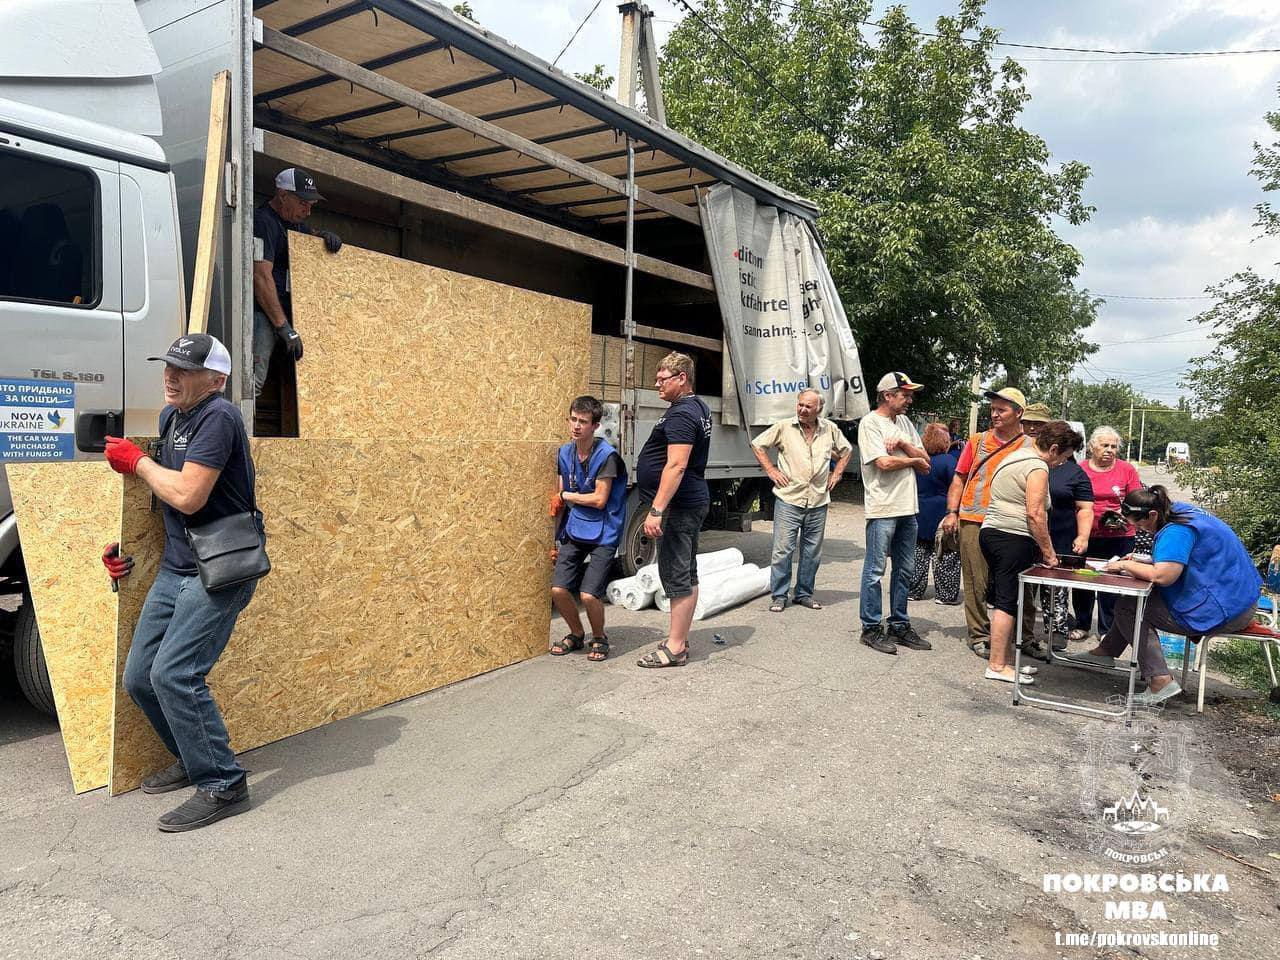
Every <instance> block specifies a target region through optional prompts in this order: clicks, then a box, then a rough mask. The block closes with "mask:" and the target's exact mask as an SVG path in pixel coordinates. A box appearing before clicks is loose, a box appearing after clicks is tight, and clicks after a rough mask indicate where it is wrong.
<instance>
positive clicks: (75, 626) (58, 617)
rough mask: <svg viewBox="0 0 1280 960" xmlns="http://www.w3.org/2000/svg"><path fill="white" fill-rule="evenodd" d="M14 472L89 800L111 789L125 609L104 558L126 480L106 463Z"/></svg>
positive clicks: (73, 751) (70, 748) (44, 635)
mask: <svg viewBox="0 0 1280 960" xmlns="http://www.w3.org/2000/svg"><path fill="white" fill-rule="evenodd" d="M7 471H8V475H9V489H10V490H11V491H12V493H13V507H14V512H15V514H16V515H17V519H18V533H19V535H20V537H21V539H22V557H23V561H24V563H25V564H26V569H27V583H28V585H29V587H30V590H31V598H32V601H33V602H34V604H35V612H36V621H37V623H38V624H39V626H40V640H41V643H42V644H43V645H44V657H45V663H46V665H47V666H48V669H49V680H50V682H51V684H52V686H53V700H54V704H55V706H56V707H57V709H58V722H59V724H60V725H61V727H62V742H63V746H64V747H65V748H66V752H67V763H68V765H69V766H70V768H71V782H72V784H73V786H74V788H75V791H76V793H82V792H84V791H85V790H92V789H94V788H95V787H101V786H105V785H106V783H107V770H108V762H109V756H110V749H111V704H112V688H113V686H114V672H115V665H114V661H115V652H116V651H115V643H114V642H112V638H113V637H114V635H115V630H116V602H115V594H113V593H112V592H111V581H110V580H109V579H108V577H107V575H106V571H105V570H104V569H103V568H102V559H101V557H102V548H103V547H104V546H105V545H106V544H108V543H110V542H111V541H113V540H117V539H119V535H120V481H119V478H118V477H117V476H116V474H114V473H112V472H111V468H110V467H108V466H107V465H106V464H105V463H10V464H8V465H7Z"/></svg>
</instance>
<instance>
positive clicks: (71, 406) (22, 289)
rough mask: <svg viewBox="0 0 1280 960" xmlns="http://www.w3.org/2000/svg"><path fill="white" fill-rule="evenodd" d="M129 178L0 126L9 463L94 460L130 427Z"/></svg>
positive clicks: (0, 373) (1, 392)
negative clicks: (126, 325) (125, 226)
mask: <svg viewBox="0 0 1280 960" xmlns="http://www.w3.org/2000/svg"><path fill="white" fill-rule="evenodd" d="M119 179H120V177H119V165H118V164H117V163H116V162H114V161H111V160H106V159H103V158H100V157H94V156H92V155H89V154H85V153H81V152H79V151H77V150H74V149H69V148H64V147H60V146H54V145H52V144H48V143H42V142H39V141H36V140H32V139H30V138H29V137H27V136H22V135H14V134H11V133H9V132H7V131H6V130H5V129H4V127H3V125H0V337H3V343H4V349H3V350H2V351H0V463H2V462H4V461H17V460H70V459H84V458H86V457H89V456H91V455H92V454H93V453H96V452H99V451H101V450H102V449H103V445H104V438H105V436H106V434H107V433H108V432H110V433H113V434H119V433H120V430H121V426H122V423H123V420H122V407H123V403H122V400H123V395H124V383H123V369H124V366H123V335H124V334H123V316H122V314H121V301H120V266H121V261H120V226H119V224H120V187H119Z"/></svg>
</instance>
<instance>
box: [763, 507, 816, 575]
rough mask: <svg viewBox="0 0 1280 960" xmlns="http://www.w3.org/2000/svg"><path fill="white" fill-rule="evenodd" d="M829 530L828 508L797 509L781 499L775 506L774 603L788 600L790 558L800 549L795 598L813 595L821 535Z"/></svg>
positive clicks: (772, 558)
mask: <svg viewBox="0 0 1280 960" xmlns="http://www.w3.org/2000/svg"><path fill="white" fill-rule="evenodd" d="M826 529H827V508H826V505H825V504H824V505H823V506H821V507H796V506H792V505H791V504H789V503H784V502H783V501H781V500H775V501H774V503H773V556H772V557H771V558H770V560H769V562H770V563H771V564H772V566H773V577H772V581H771V583H770V587H769V591H770V593H771V594H772V596H773V599H775V600H783V599H786V596H787V589H788V588H789V587H790V586H791V558H792V557H793V556H794V555H795V552H796V543H797V541H799V546H800V569H799V571H797V573H796V594H795V596H796V599H797V600H805V599H807V598H809V597H812V596H813V581H814V579H815V578H816V577H817V576H818V564H819V563H821V562H822V536H823V534H824V533H825V532H826Z"/></svg>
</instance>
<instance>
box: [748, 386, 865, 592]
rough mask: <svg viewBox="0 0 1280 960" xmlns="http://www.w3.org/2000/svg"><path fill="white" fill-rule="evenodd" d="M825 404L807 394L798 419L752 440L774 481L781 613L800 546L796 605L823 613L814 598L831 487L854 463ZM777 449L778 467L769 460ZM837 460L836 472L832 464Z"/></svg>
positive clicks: (776, 582)
mask: <svg viewBox="0 0 1280 960" xmlns="http://www.w3.org/2000/svg"><path fill="white" fill-rule="evenodd" d="M823 404H824V400H823V398H822V394H821V393H819V392H818V391H817V390H802V391H801V392H800V395H799V397H797V398H796V415H795V416H794V417H792V418H790V419H788V420H779V421H778V422H777V423H775V424H774V425H773V426H771V427H769V428H768V429H767V430H765V432H764V433H762V434H760V436H758V437H756V438H755V439H754V440H752V441H751V450H752V452H753V453H755V455H756V459H757V460H759V461H760V466H761V468H762V469H763V470H764V472H765V473H766V474H767V475H768V477H769V479H770V480H772V481H773V495H774V498H775V499H774V504H773V557H772V560H771V563H772V565H773V577H772V586H771V588H770V594H771V597H772V599H771V600H770V602H769V609H770V610H771V611H773V612H774V613H781V612H782V611H783V609H784V608H785V607H786V605H787V591H788V590H789V589H790V587H791V558H792V557H793V556H794V555H795V552H796V545H797V543H799V546H800V564H799V570H798V571H797V573H796V588H795V600H794V601H793V602H794V603H795V604H796V605H797V606H801V607H808V608H809V609H810V610H821V609H822V604H820V603H818V601H817V600H815V599H813V582H814V580H815V579H816V578H817V576H818V564H819V563H820V562H821V557H822V537H823V534H824V533H825V531H826V528H827V506H828V504H830V503H831V489H832V488H833V487H834V486H835V485H836V484H837V483H839V482H840V477H841V475H842V474H843V473H844V468H845V467H846V466H848V465H849V458H850V457H851V456H852V455H853V446H852V445H851V444H850V443H849V441H848V440H846V439H845V436H844V434H843V433H841V432H840V428H839V427H837V426H836V425H835V424H834V423H832V422H831V421H830V420H824V419H823V418H822V417H821V416H819V414H820V413H821V412H822V407H823ZM772 448H777V451H778V465H777V466H776V467H775V466H774V465H773V462H772V461H771V460H770V459H769V452H768V451H769V450H770V449H772ZM833 457H836V458H838V459H837V460H836V465H835V468H834V469H833V468H832V466H831V460H832V458H833Z"/></svg>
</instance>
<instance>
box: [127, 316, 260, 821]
mask: <svg viewBox="0 0 1280 960" xmlns="http://www.w3.org/2000/svg"><path fill="white" fill-rule="evenodd" d="M148 359H150V360H162V361H164V364H165V367H164V399H165V404H166V405H165V408H164V409H163V410H162V411H161V412H160V441H159V443H158V444H157V445H156V448H155V453H154V459H153V458H152V457H149V456H147V454H146V453H145V452H144V451H143V450H142V449H141V448H140V447H138V446H137V445H135V444H134V443H132V442H130V441H129V440H126V439H122V438H120V437H107V450H106V456H107V463H109V464H110V465H111V469H113V470H115V471H116V472H117V473H123V474H131V475H136V476H137V478H138V479H139V480H141V481H142V482H143V483H145V484H146V485H147V486H148V487H150V488H151V492H152V493H153V494H154V495H155V497H156V499H158V500H159V501H160V502H161V504H163V512H164V532H165V543H164V552H163V554H162V555H161V558H160V571H159V572H158V573H157V574H156V579H155V582H154V583H153V584H152V585H151V589H150V591H148V593H147V599H146V602H145V603H144V604H143V607H142V613H141V614H140V615H139V617H138V625H137V627H136V628H135V629H134V631H133V644H132V645H131V646H130V648H129V656H128V658H127V659H126V660H125V665H124V676H123V678H122V679H123V683H124V689H125V691H126V692H127V693H128V694H129V696H130V697H131V698H132V699H133V702H134V703H136V704H137V705H138V706H139V708H141V710H142V712H143V713H144V714H146V716H147V719H148V720H149V721H151V726H152V727H154V728H155V731H156V734H157V735H158V736H159V737H160V740H161V742H163V743H164V745H165V747H166V748H167V749H168V751H169V753H170V754H172V755H173V756H174V758H175V762H174V763H173V764H171V765H170V766H169V767H167V768H165V769H164V770H162V771H160V772H159V773H156V774H152V775H151V776H149V777H147V778H146V779H145V780H143V781H142V792H143V793H168V792H169V791H171V790H180V789H182V788H183V787H190V786H194V787H195V788H196V790H195V792H194V793H193V794H192V795H191V797H189V798H188V799H187V801H186V802H185V803H183V804H182V805H181V806H180V807H178V808H177V809H175V810H172V811H170V812H169V813H167V814H165V815H164V816H162V817H161V818H160V821H159V827H160V829H161V830H163V831H165V832H167V833H175V832H179V831H184V830H195V829H197V828H198V827H204V826H208V825H209V824H211V823H215V822H216V821H218V820H221V819H223V818H224V817H229V816H233V815H234V814H237V813H242V812H244V811H245V810H247V809H248V808H249V785H248V781H247V780H246V777H245V770H244V768H243V767H241V766H240V764H239V763H237V762H236V757H235V754H234V753H232V751H231V745H230V742H229V739H228V736H227V727H226V724H225V723H223V720H222V714H221V713H220V712H219V710H218V704H217V703H216V702H215V701H214V699H213V694H212V693H211V692H210V690H209V685H208V683H207V682H206V680H205V678H206V677H207V675H208V673H209V671H210V670H212V669H213V667H214V664H216V663H217V662H218V658H219V657H220V656H221V655H222V651H223V650H224V649H225V648H226V646H227V641H228V640H230V639H231V631H232V630H234V629H235V625H236V618H237V617H239V616H240V611H242V610H243V609H244V608H245V607H246V606H248V604H249V601H250V600H251V599H252V597H253V592H254V590H255V589H256V588H257V585H258V581H257V580H248V581H245V582H243V583H238V584H233V585H231V586H227V587H223V588H221V589H214V590H206V589H205V586H204V583H203V582H202V580H201V577H200V575H199V569H198V568H197V566H196V558H195V556H194V555H193V553H192V552H191V547H190V545H189V544H188V542H187V537H186V532H187V528H188V527H190V528H193V529H194V528H196V527H200V526H204V525H206V524H209V523H212V522H213V521H216V520H221V519H224V518H226V517H230V516H234V515H236V514H242V513H246V512H252V514H253V522H254V525H255V526H256V527H257V529H258V534H259V536H264V534H263V526H262V514H261V512H259V511H258V509H257V506H256V499H255V496H254V489H255V486H256V476H255V471H254V467H253V460H252V457H251V453H250V450H249V435H248V433H247V431H246V430H245V426H244V420H243V419H242V418H241V416H240V408H239V407H237V406H236V405H235V404H234V403H231V402H230V401H229V400H227V399H226V398H225V397H223V396H222V388H223V387H224V386H225V385H226V382H227V377H228V376H229V375H230V373H231V356H230V354H228V353H227V348H226V347H224V346H223V345H222V344H221V343H220V342H219V341H218V339H217V338H216V337H211V336H209V335H208V334H204V333H193V334H190V335H188V336H185V337H179V338H178V339H177V340H175V341H174V342H173V344H172V345H171V346H170V347H169V350H168V352H166V353H165V355H164V356H162V357H149V358H148ZM102 562H103V564H105V565H106V567H107V571H108V573H109V574H110V576H111V579H112V580H120V579H121V578H122V577H126V576H128V575H129V573H130V570H131V569H132V566H133V561H132V559H131V558H129V557H121V556H120V545H119V544H118V543H113V544H109V545H108V546H107V549H106V551H105V552H104V553H103V555H102Z"/></svg>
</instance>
